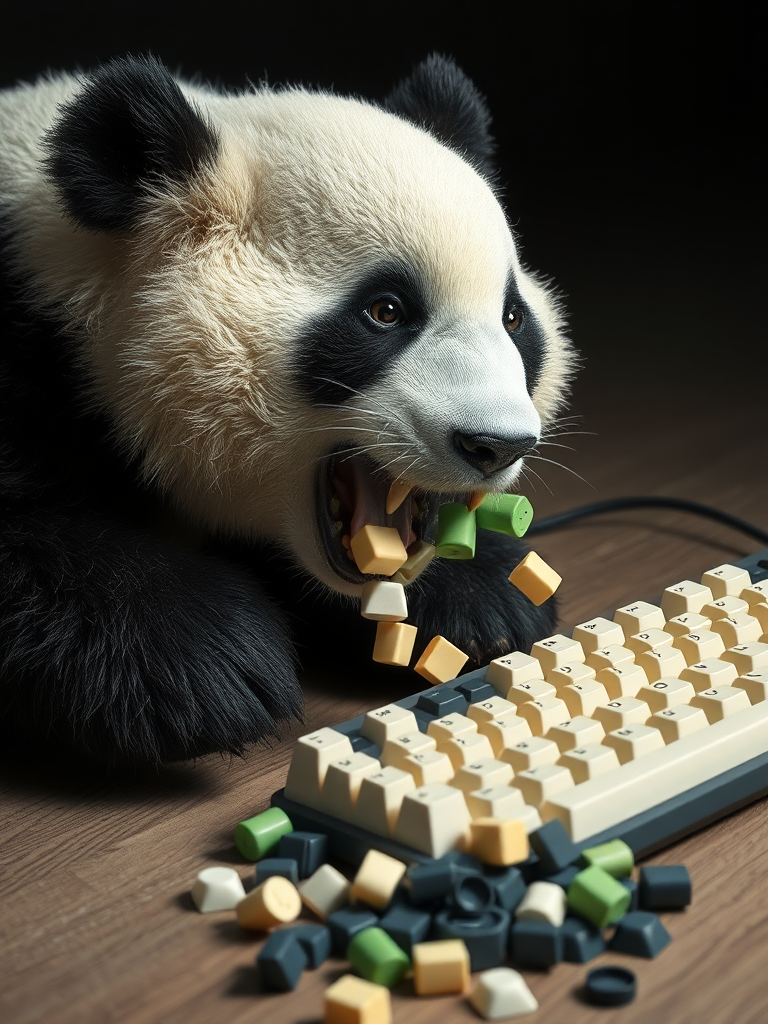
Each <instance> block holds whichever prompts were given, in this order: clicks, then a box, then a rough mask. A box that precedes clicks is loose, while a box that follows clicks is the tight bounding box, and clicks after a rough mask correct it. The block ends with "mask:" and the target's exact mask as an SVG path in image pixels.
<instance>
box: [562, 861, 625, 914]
mask: <svg viewBox="0 0 768 1024" xmlns="http://www.w3.org/2000/svg"><path fill="white" fill-rule="evenodd" d="M631 899H632V894H631V893H630V891H629V889H627V888H626V886H624V885H622V884H621V882H619V881H617V880H616V879H615V878H614V877H613V875H609V874H608V872H607V871H605V870H603V868H601V867H598V866H597V865H594V866H593V867H589V868H584V870H583V871H580V872H579V873H578V875H576V877H575V878H574V880H573V881H572V882H571V884H570V885H569V886H568V906H569V907H570V908H571V910H573V911H575V912H576V913H577V914H578V915H579V916H580V917H583V918H585V919H586V920H587V921H591V922H592V924H593V925H595V927H596V928H605V927H607V926H608V925H609V924H613V923H614V922H615V921H619V920H620V919H621V918H622V917H623V916H624V914H625V913H626V911H627V907H628V906H629V903H630V900H631Z"/></svg>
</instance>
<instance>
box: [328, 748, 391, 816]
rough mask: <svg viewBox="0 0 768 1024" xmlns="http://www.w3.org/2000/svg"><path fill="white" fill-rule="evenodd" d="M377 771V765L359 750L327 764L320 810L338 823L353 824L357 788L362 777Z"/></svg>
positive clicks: (375, 760) (358, 790)
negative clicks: (338, 819) (337, 819)
mask: <svg viewBox="0 0 768 1024" xmlns="http://www.w3.org/2000/svg"><path fill="white" fill-rule="evenodd" d="M379 771H381V763H380V762H379V761H378V760H377V759H376V758H375V757H370V756H369V755H368V754H364V753H362V752H360V751H358V752H356V753H354V754H351V755H350V756H349V757H343V758H340V759H338V760H336V761H331V763H330V764H329V765H328V769H327V771H326V773H325V781H324V783H323V789H322V793H321V794H320V805H319V806H320V809H321V810H323V811H325V812H326V814H332V815H334V816H335V817H337V818H341V819H342V821H352V822H353V821H355V809H356V807H357V799H358V795H359V793H360V786H361V785H362V782H363V779H364V778H365V777H366V775H373V774H375V773H376V772H379Z"/></svg>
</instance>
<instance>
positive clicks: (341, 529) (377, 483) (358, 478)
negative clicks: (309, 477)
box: [317, 446, 444, 583]
mask: <svg viewBox="0 0 768 1024" xmlns="http://www.w3.org/2000/svg"><path fill="white" fill-rule="evenodd" d="M344 447H345V446H342V448H341V449H339V450H337V452H335V453H332V454H331V455H329V456H328V458H327V459H324V460H323V462H322V463H321V465H320V470H319V473H318V479H317V492H318V493H317V498H318V500H317V520H318V528H319V534H320V537H321V540H322V544H323V548H324V550H325V554H326V557H327V559H328V563H329V564H330V566H331V568H332V569H333V571H334V572H335V573H336V574H337V575H338V576H340V577H341V578H342V579H344V580H346V581H347V582H350V583H364V582H366V580H368V579H370V576H366V575H364V574H363V573H361V572H360V570H359V569H358V568H357V566H356V564H355V562H354V559H353V558H352V554H351V552H350V542H351V540H352V538H353V537H354V536H355V534H356V533H357V532H358V530H360V529H361V528H362V527H363V526H366V525H372V526H391V527H393V528H394V529H396V530H397V532H398V533H399V534H400V539H401V540H402V542H403V545H404V546H405V548H406V549H408V548H412V546H413V545H414V544H416V543H418V541H419V540H420V538H421V537H422V535H423V534H424V532H425V530H427V529H429V528H430V525H431V523H432V520H433V519H434V518H436V516H437V508H438V507H439V501H438V500H437V499H438V496H437V495H429V494H427V493H425V492H423V491H420V490H419V489H417V488H408V487H407V485H403V486H402V487H401V488H398V487H397V486H395V487H394V488H393V480H392V478H391V477H389V476H388V475H387V474H386V472H384V471H383V470H382V469H380V468H379V467H378V466H376V465H375V463H374V462H373V461H372V460H371V459H369V458H368V457H367V456H364V455H348V454H346V453H345V452H344V450H343V449H344ZM390 495H392V497H391V498H390ZM388 498H390V502H389V507H390V508H391V507H392V505H393V504H394V503H396V502H397V501H398V500H399V504H398V507H397V508H396V509H394V511H391V512H388V511H387V499H388ZM443 500H444V499H443Z"/></svg>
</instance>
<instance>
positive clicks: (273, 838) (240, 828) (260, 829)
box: [235, 807, 293, 860]
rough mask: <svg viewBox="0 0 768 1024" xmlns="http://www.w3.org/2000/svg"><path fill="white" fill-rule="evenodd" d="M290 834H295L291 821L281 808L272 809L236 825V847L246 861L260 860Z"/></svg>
mask: <svg viewBox="0 0 768 1024" xmlns="http://www.w3.org/2000/svg"><path fill="white" fill-rule="evenodd" d="M288 832H293V825H292V824H291V819H290V818H289V817H288V815H287V814H286V813H285V811H283V810H281V809H280V808H279V807H270V808H268V809H267V810H266V811H262V813H261V814H257V815H255V817H253V818H247V819H246V820H245V821H241V822H239V824H237V825H235V845H236V846H237V848H238V850H239V851H240V853H241V854H242V855H243V857H245V859H246V860H259V859H260V858H261V857H263V856H264V854H265V853H268V852H269V851H270V850H271V849H272V848H273V847H274V846H277V844H278V843H279V842H280V836H284V835H286V833H288Z"/></svg>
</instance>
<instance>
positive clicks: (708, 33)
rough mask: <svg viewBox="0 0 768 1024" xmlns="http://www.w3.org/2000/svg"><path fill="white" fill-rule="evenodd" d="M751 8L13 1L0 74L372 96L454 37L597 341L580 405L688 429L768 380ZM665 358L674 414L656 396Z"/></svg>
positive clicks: (516, 179)
mask: <svg viewBox="0 0 768 1024" xmlns="http://www.w3.org/2000/svg"><path fill="white" fill-rule="evenodd" d="M758 10H759V5H756V4H753V3H740V2H733V0H729V2H676V3H675V2H672V3H663V2H651V0H646V2H644V3H642V2H641V3H638V2H614V3H605V2H579V0H575V2H565V3H563V2H554V0H540V2H530V0H521V2H514V0H508V2H484V0H480V2H468V3H451V2H442V3H433V2H418V0H414V2H412V3H410V4H400V3H390V4H388V5H384V4H378V3H368V4H365V3H343V2H335V3H334V2H327V3H297V2H295V0H283V2H277V3H258V2H251V3H233V2H231V0H224V2H215V0H209V2H207V3H196V2H189V0H188V2H185V3H176V2H160V3H153V4H148V3H133V4H131V5H122V4H119V3H118V4H114V3H98V4H97V3H62V4H56V5H53V4H51V5H43V7H42V8H41V7H40V5H35V4H25V5H21V4H17V5H16V7H15V11H14V19H13V22H14V25H15V27H13V28H11V27H9V23H8V22H6V27H5V31H4V33H3V39H2V42H1V43H0V56H1V58H2V59H0V76H2V80H3V83H4V84H11V83H13V82H14V81H16V80H18V79H26V80H30V79H34V78H35V77H36V76H37V75H38V74H40V73H42V72H44V71H45V70H46V69H48V68H52V69H57V68H67V69H74V68H81V69H87V68H89V67H91V66H93V65H94V64H96V63H98V62H99V61H103V60H105V59H107V58H109V57H111V56H113V55H117V54H124V53H127V52H133V53H138V52H143V51H147V50H151V51H153V52H154V53H155V54H157V55H158V56H159V57H160V58H162V59H163V60H164V61H165V62H166V63H167V64H168V65H169V66H170V67H172V68H173V69H175V70H178V71H179V72H181V73H182V74H184V75H189V76H194V75H199V76H200V77H202V78H204V79H206V80H209V81H214V82H220V83H221V84H223V85H226V86H231V87H243V86H245V85H246V84H247V83H248V82H249V81H250V82H258V81H260V80H267V81H269V82H271V83H284V82H301V83H304V84H308V85H315V86H320V87H323V88H332V89H335V90H336V91H339V92H355V93H358V94H360V95H363V96H366V97H371V98H374V99H375V98H377V97H382V96H383V95H385V94H386V93H387V91H388V90H389V89H390V87H391V86H392V84H393V83H394V82H395V81H396V80H397V79H398V78H400V77H401V76H403V75H405V74H407V72H408V70H409V69H410V68H411V66H412V65H413V64H414V62H416V61H418V60H420V59H421V58H423V57H425V56H426V55H427V54H429V53H430V52H432V51H435V50H437V51H440V52H443V53H447V54H451V55H453V56H454V57H455V59H456V60H457V61H458V63H459V64H460V65H461V66H462V67H463V68H464V69H465V70H466V72H467V73H468V74H469V75H470V76H471V77H472V78H473V79H474V81H475V82H476V83H477V85H478V86H479V88H480V89H481V91H482V92H483V93H484V94H485V95H486V97H487V99H488V102H489V105H490V108H491V110H492V113H493V118H494V129H495V133H496V136H497V139H498V142H499V149H498V156H499V163H500V167H501V181H502V182H503V184H504V196H505V203H506V206H507V209H508V212H509V215H510V218H511V220H512V222H513V223H514V224H515V226H516V228H517V230H518V232H519V235H520V238H521V243H522V247H523V255H524V258H525V259H526V261H527V262H528V264H529V265H530V266H531V267H533V268H534V269H536V270H539V271H541V272H543V273H544V274H546V275H547V276H551V277H552V278H554V280H555V281H556V282H557V284H558V286H559V287H560V289H561V290H562V292H563V293H564V294H565V296H566V303H567V308H568V310H569V314H570V324H571V334H572V337H573V338H574V340H575V342H576V344H577V346H578V348H579V349H580V350H581V352H582V353H583V356H584V369H583V371H582V374H581V376H580V378H579V381H578V383H577V386H576V392H575V396H574V402H573V410H574V411H575V412H576V413H577V414H578V415H579V416H581V417H582V423H583V428H584V429H591V430H594V431H596V432H597V433H601V432H602V433H605V432H606V431H610V430H612V429H614V428H616V429H620V428H621V427H622V425H624V426H629V420H628V418H631V421H632V424H633V426H632V427H631V429H630V430H629V436H628V444H631V445H634V446H637V445H638V444H639V443H642V439H643V437H644V436H647V435H649V434H651V433H654V434H658V433H659V432H660V431H665V430H668V429H669V430H680V429H685V425H684V417H683V418H682V420H680V417H679V414H680V413H681V412H682V413H684V411H685V409H686V407H688V406H690V405H691V404H692V403H698V402H701V401H707V402H711V403H712V408H713V415H717V401H716V394H717V390H718V389H728V390H731V391H732V390H733V389H739V388H741V389H743V391H744V398H745V401H748V402H749V403H750V404H754V403H755V402H757V403H761V402H764V400H765V393H766V387H765V381H766V370H768V359H766V355H765V329H764V315H763V304H764V294H765V287H764V284H765V280H766V274H765V270H766V268H765V244H764V242H765V206H764V201H763V194H764V186H763V180H764V178H765V171H766V165H765V160H764V157H763V155H762V149H763V146H764V142H765V102H764V101H765V75H764V68H765V64H766V61H765V55H764V48H763V46H762V42H761V40H762V39H763V29H762V26H761V25H759V24H758ZM670 375H671V376H673V377H675V378H676V379H677V380H678V381H679V391H678V392H677V395H678V397H679V403H678V406H679V407H678V409H677V414H678V420H677V421H675V422H672V420H673V419H674V415H673V414H671V413H670V412H669V411H668V410H666V409H665V408H662V407H659V405H658V403H656V402H655V400H654V393H655V384H656V382H658V380H659V378H660V376H664V377H665V378H667V379H668V378H669V377H670ZM761 422H762V424H763V427H764V424H765V420H764V419H763V420H762V421H761ZM732 426H733V425H731V426H730V427H729V429H727V430H724V431H723V439H722V444H723V445H726V444H732V443H734V436H733V430H732ZM766 434H768V432H766ZM702 454H703V455H704V454H705V453H702ZM599 458H601V456H600V453H599V452H595V453H594V456H593V457H592V462H593V463H594V461H595V459H599ZM555 472H559V471H557V470H555ZM762 485H763V486H764V487H765V484H764V482H763V483H762ZM627 486H628V487H629V489H630V490H631V483H630V482H628V484H627ZM588 497H589V495H588V494H587V493H586V492H585V494H584V498H585V499H586V498H588ZM766 498H767V502H766V503H767V504H768V488H766Z"/></svg>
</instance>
